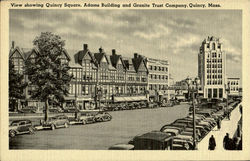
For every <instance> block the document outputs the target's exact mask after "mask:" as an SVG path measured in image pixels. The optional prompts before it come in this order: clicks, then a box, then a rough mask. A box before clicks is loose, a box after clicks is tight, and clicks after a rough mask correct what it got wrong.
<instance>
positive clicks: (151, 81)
mask: <svg viewBox="0 0 250 161" xmlns="http://www.w3.org/2000/svg"><path fill="white" fill-rule="evenodd" d="M146 65H147V68H148V91H149V101H159V102H160V101H167V100H168V99H170V95H169V93H168V87H169V62H168V61H167V60H159V59H152V58H146Z"/></svg>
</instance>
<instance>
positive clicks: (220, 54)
mask: <svg viewBox="0 0 250 161" xmlns="http://www.w3.org/2000/svg"><path fill="white" fill-rule="evenodd" d="M225 73H226V55H225V52H224V51H223V44H222V42H221V41H220V40H219V39H218V38H215V37H213V36H212V37H208V38H206V39H205V40H204V41H203V42H202V44H201V46H200V52H199V54H198V76H199V78H200V80H201V86H202V91H203V97H204V98H217V99H222V98H226V91H225V84H226V79H225Z"/></svg>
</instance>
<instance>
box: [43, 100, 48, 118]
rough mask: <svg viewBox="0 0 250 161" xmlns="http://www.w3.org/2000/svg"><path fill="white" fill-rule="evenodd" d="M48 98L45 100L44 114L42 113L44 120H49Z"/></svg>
mask: <svg viewBox="0 0 250 161" xmlns="http://www.w3.org/2000/svg"><path fill="white" fill-rule="evenodd" d="M48 116H49V100H48V99H46V101H45V115H44V121H46V122H47V121H48V120H49V117H48Z"/></svg>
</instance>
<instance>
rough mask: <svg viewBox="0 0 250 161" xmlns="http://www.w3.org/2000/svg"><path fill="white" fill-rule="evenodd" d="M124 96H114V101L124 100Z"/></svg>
mask: <svg viewBox="0 0 250 161" xmlns="http://www.w3.org/2000/svg"><path fill="white" fill-rule="evenodd" d="M124 101H125V99H124V97H114V102H124Z"/></svg>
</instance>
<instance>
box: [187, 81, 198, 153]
mask: <svg viewBox="0 0 250 161" xmlns="http://www.w3.org/2000/svg"><path fill="white" fill-rule="evenodd" d="M186 82H187V85H188V95H189V93H190V91H191V90H190V88H189V87H190V85H191V82H192V80H191V79H190V78H187V79H186ZM194 83H195V90H192V91H191V92H192V105H193V147H194V150H195V149H196V123H195V98H196V97H195V91H196V92H197V93H196V96H198V94H199V87H198V86H199V84H200V79H199V78H195V79H194ZM197 102H198V101H197Z"/></svg>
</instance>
